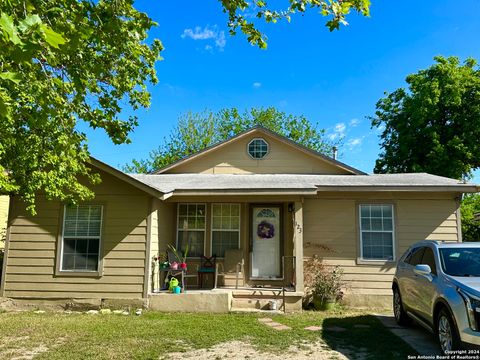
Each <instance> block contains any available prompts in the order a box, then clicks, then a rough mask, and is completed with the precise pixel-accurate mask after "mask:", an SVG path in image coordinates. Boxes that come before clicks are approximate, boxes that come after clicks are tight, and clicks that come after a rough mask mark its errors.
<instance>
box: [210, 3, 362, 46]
mask: <svg viewBox="0 0 480 360" xmlns="http://www.w3.org/2000/svg"><path fill="white" fill-rule="evenodd" d="M219 1H220V3H221V4H222V7H223V12H225V13H227V14H228V20H229V21H228V26H229V28H230V34H232V35H235V34H236V32H237V30H238V29H240V30H241V31H242V32H243V33H244V34H245V35H246V36H247V39H248V41H249V42H250V43H251V44H253V45H257V46H259V47H260V48H266V47H267V43H266V37H265V35H264V34H262V33H261V32H260V31H259V30H258V28H257V26H256V23H255V21H253V20H251V19H252V17H251V16H246V14H247V13H250V12H254V13H255V16H254V17H253V19H255V18H256V19H261V20H264V21H265V22H267V23H276V22H277V21H279V20H286V21H288V22H290V19H291V16H292V15H294V14H296V13H301V14H303V13H305V12H306V11H307V10H308V9H317V10H320V14H321V15H323V16H327V17H330V20H328V21H327V23H326V26H327V27H328V28H329V30H330V31H333V30H336V29H339V28H340V25H341V24H343V25H347V24H348V23H347V21H346V16H347V15H348V14H349V13H350V11H351V10H355V11H357V12H359V13H361V14H363V15H364V16H368V15H369V11H370V0H331V1H329V0H290V1H289V4H288V6H287V7H286V8H284V9H283V10H278V9H273V8H272V7H270V6H269V5H268V4H267V1H263V0H255V1H248V0H219Z"/></svg>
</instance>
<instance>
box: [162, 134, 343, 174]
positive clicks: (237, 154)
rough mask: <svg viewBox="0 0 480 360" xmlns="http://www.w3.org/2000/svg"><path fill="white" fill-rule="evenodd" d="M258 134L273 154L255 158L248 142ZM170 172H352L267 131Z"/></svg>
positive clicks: (233, 143) (207, 154)
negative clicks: (251, 153)
mask: <svg viewBox="0 0 480 360" xmlns="http://www.w3.org/2000/svg"><path fill="white" fill-rule="evenodd" d="M258 137H262V138H264V139H265V140H266V141H267V142H268V144H269V153H268V154H267V155H266V157H265V158H264V159H261V160H254V159H252V158H251V157H250V156H249V155H248V153H247V145H248V143H249V142H250V141H251V140H252V139H254V138H258ZM166 173H209V174H249V173H254V174H275V173H284V174H349V172H347V171H346V170H343V169H341V168H339V167H337V166H335V165H332V164H330V163H328V162H326V161H324V160H321V159H319V158H317V157H315V156H313V155H310V154H307V153H305V152H303V151H301V150H299V149H298V148H295V147H293V146H290V145H287V144H285V143H283V142H281V141H279V140H278V139H275V138H273V137H270V136H267V135H263V134H262V135H261V136H259V135H258V134H252V135H251V136H247V137H245V138H241V139H239V140H238V141H235V142H232V143H230V144H227V145H225V146H224V147H222V148H221V149H218V150H217V151H212V152H207V153H205V154H204V155H201V156H199V157H198V158H196V159H194V160H192V161H188V162H186V163H184V164H181V165H179V166H177V167H175V168H172V169H170V170H169V171H167V172H166Z"/></svg>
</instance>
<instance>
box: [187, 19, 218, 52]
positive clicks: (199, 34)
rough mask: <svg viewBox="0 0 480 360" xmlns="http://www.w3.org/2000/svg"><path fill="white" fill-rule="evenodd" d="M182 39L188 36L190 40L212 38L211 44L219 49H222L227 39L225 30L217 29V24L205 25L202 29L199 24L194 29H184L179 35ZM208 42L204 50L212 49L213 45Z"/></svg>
mask: <svg viewBox="0 0 480 360" xmlns="http://www.w3.org/2000/svg"><path fill="white" fill-rule="evenodd" d="M180 37H181V38H182V39H186V38H190V39H192V40H195V41H196V40H213V43H212V45H215V47H217V48H218V49H219V50H220V51H223V48H224V47H225V45H227V39H226V38H225V31H223V30H218V27H217V25H214V26H212V27H210V26H209V25H207V26H205V27H204V28H203V29H202V27H201V26H196V27H195V28H194V29H185V30H183V34H182V35H180ZM212 45H210V44H208V45H206V46H205V50H212V49H213V46H212Z"/></svg>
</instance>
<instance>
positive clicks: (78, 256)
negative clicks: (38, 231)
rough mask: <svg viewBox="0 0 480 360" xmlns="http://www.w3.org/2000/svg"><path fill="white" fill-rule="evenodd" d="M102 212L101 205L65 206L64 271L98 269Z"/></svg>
mask: <svg viewBox="0 0 480 360" xmlns="http://www.w3.org/2000/svg"><path fill="white" fill-rule="evenodd" d="M102 212H103V207H102V206H101V205H78V206H65V215H64V221H63V244H62V250H63V251H62V253H63V254H62V265H61V269H62V270H63V271H98V262H99V252H100V238H101V230H102Z"/></svg>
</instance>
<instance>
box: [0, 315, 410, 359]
mask: <svg viewBox="0 0 480 360" xmlns="http://www.w3.org/2000/svg"><path fill="white" fill-rule="evenodd" d="M261 316H265V315H263V314H261V315H260V314H215V315H212V314H164V313H154V312H146V313H144V314H143V315H141V316H122V315H87V314H65V313H45V314H35V313H32V312H21V313H0V357H2V358H5V357H6V356H7V358H8V356H13V355H12V354H14V355H16V356H18V355H20V354H22V353H25V352H28V351H33V353H35V351H36V350H35V349H39V348H40V349H41V348H42V347H43V352H42V351H38V354H37V355H36V356H35V359H62V360H63V359H65V358H68V359H90V358H91V359H93V358H94V359H159V357H161V356H162V355H167V354H168V353H170V352H178V351H182V349H183V350H189V349H201V348H210V347H212V346H214V345H216V344H219V343H223V342H228V341H233V340H241V341H245V342H248V343H250V344H252V345H253V346H254V347H255V348H256V349H258V350H259V351H263V352H272V353H279V352H282V351H283V352H284V351H285V350H287V349H288V348H289V347H290V346H292V345H295V346H298V347H300V348H301V346H302V344H305V343H306V342H311V343H315V342H318V341H319V340H321V341H323V342H325V343H326V344H327V345H328V346H329V347H330V348H332V349H339V350H340V352H342V351H348V352H349V354H350V355H349V356H350V357H353V358H355V357H356V355H355V354H358V358H362V359H405V358H406V357H407V355H413V354H416V353H415V351H414V350H413V349H412V348H410V346H408V345H407V344H406V343H405V342H403V340H401V339H400V338H398V337H396V336H395V335H393V334H392V333H390V332H389V331H388V330H387V329H385V328H384V327H383V325H382V324H381V323H380V322H379V321H378V320H377V319H376V318H375V317H374V316H371V315H366V314H365V313H359V312H352V311H346V310H335V311H332V312H312V311H307V312H303V313H301V314H293V315H285V316H284V315H274V316H271V318H272V319H273V320H274V321H277V322H280V323H282V324H285V325H288V326H290V327H291V328H292V329H291V330H287V331H278V330H274V329H272V328H269V327H267V326H265V325H263V324H261V323H260V322H259V321H258V320H257V318H258V317H261ZM322 324H323V328H324V329H323V330H322V331H321V332H311V331H307V330H304V328H305V327H306V326H310V325H322ZM358 324H363V325H368V326H369V327H368V328H357V327H354V325H358ZM332 326H341V327H343V328H345V329H346V331H344V332H334V331H329V330H328V328H329V327H332ZM45 347H46V348H48V351H45ZM9 354H10V355H9Z"/></svg>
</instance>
